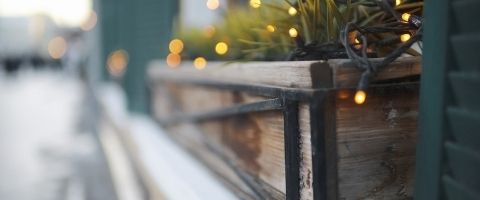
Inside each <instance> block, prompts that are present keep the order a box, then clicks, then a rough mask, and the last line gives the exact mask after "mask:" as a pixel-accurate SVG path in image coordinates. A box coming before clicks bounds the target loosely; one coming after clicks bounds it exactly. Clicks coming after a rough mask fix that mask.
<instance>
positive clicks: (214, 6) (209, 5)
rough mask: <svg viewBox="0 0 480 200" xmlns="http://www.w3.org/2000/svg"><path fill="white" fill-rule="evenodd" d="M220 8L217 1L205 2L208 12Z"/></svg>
mask: <svg viewBox="0 0 480 200" xmlns="http://www.w3.org/2000/svg"><path fill="white" fill-rule="evenodd" d="M218 6H220V2H219V1H218V0H208V1H207V8H208V9H210V10H215V9H217V8H218Z"/></svg>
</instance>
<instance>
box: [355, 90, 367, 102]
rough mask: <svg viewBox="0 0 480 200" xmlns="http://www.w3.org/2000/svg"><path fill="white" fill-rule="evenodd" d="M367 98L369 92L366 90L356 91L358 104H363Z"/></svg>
mask: <svg viewBox="0 0 480 200" xmlns="http://www.w3.org/2000/svg"><path fill="white" fill-rule="evenodd" d="M366 99H367V93H365V91H363V90H358V91H357V92H356V93H355V103H356V104H359V105H360V104H363V103H365V100H366Z"/></svg>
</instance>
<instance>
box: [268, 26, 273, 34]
mask: <svg viewBox="0 0 480 200" xmlns="http://www.w3.org/2000/svg"><path fill="white" fill-rule="evenodd" d="M267 31H268V32H270V33H273V32H275V26H273V25H267Z"/></svg>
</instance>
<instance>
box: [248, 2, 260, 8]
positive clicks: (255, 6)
mask: <svg viewBox="0 0 480 200" xmlns="http://www.w3.org/2000/svg"><path fill="white" fill-rule="evenodd" d="M260 5H262V1H260V0H250V6H251V7H252V8H260Z"/></svg>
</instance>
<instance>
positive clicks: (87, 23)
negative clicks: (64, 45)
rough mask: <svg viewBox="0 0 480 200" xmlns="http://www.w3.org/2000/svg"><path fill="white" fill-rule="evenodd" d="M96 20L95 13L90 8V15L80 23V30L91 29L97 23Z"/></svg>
mask: <svg viewBox="0 0 480 200" xmlns="http://www.w3.org/2000/svg"><path fill="white" fill-rule="evenodd" d="M97 21H98V16H97V13H96V12H95V11H94V10H92V11H91V12H90V17H89V18H88V19H87V21H85V22H84V23H83V24H82V26H81V27H80V28H82V30H84V31H89V30H92V29H93V28H94V27H95V25H97Z"/></svg>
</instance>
